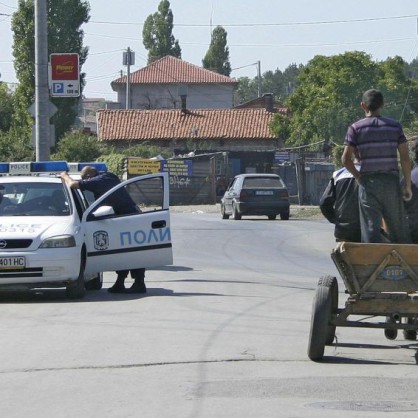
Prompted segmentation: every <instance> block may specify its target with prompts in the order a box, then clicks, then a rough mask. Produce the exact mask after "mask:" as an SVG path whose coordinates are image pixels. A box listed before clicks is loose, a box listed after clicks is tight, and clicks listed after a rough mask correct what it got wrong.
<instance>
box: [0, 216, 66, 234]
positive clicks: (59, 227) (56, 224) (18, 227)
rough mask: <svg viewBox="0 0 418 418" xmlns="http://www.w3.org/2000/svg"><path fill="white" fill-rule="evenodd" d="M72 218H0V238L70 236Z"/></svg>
mask: <svg viewBox="0 0 418 418" xmlns="http://www.w3.org/2000/svg"><path fill="white" fill-rule="evenodd" d="M71 221H72V218H71V217H70V216H68V217H59V219H57V217H45V216H42V217H41V216H38V217H36V216H34V217H31V218H30V219H28V217H16V216H10V217H2V218H0V236H1V238H2V239H11V238H13V239H22V238H26V239H35V238H37V237H39V238H41V237H42V238H46V237H52V236H56V235H62V234H72V233H73V231H72V228H71V224H72V222H71Z"/></svg>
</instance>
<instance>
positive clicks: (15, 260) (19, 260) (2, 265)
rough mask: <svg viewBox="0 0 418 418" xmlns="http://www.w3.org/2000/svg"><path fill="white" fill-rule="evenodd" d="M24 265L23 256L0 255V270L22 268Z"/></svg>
mask: <svg viewBox="0 0 418 418" xmlns="http://www.w3.org/2000/svg"><path fill="white" fill-rule="evenodd" d="M25 266H26V260H25V257H0V270H10V269H23V268H25Z"/></svg>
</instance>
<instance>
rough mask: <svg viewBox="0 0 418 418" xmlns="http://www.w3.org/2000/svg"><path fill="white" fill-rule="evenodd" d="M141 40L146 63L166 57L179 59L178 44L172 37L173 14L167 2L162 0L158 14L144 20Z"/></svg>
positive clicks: (179, 49) (179, 50)
mask: <svg viewBox="0 0 418 418" xmlns="http://www.w3.org/2000/svg"><path fill="white" fill-rule="evenodd" d="M142 39H143V41H142V42H143V44H144V47H145V49H146V50H147V51H148V63H151V62H152V61H153V60H155V59H159V58H163V57H165V56H166V55H171V56H173V57H176V58H181V48H180V45H179V42H178V40H175V39H174V36H173V12H172V11H171V9H170V2H169V1H168V0H162V1H161V2H160V4H159V5H158V12H156V13H154V14H152V15H149V16H148V17H147V18H146V20H145V22H144V27H143V29H142Z"/></svg>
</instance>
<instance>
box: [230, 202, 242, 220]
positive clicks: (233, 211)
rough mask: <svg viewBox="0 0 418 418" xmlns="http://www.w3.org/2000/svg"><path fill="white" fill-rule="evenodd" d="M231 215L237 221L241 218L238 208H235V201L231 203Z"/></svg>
mask: <svg viewBox="0 0 418 418" xmlns="http://www.w3.org/2000/svg"><path fill="white" fill-rule="evenodd" d="M232 217H233V218H234V219H235V220H236V221H239V220H240V219H241V214H240V213H239V212H238V209H237V206H236V205H235V203H233V204H232Z"/></svg>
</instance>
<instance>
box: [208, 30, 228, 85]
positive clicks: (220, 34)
mask: <svg viewBox="0 0 418 418" xmlns="http://www.w3.org/2000/svg"><path fill="white" fill-rule="evenodd" d="M226 38H227V33H226V31H225V29H224V28H223V27H222V26H217V27H216V28H215V29H214V30H213V32H212V38H211V41H210V45H209V49H208V51H207V52H206V55H205V57H204V58H203V60H202V64H203V68H206V69H208V70H212V71H216V72H217V73H219V74H222V75H226V76H228V77H229V75H230V74H231V64H230V62H229V48H228V47H227V40H226Z"/></svg>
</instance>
